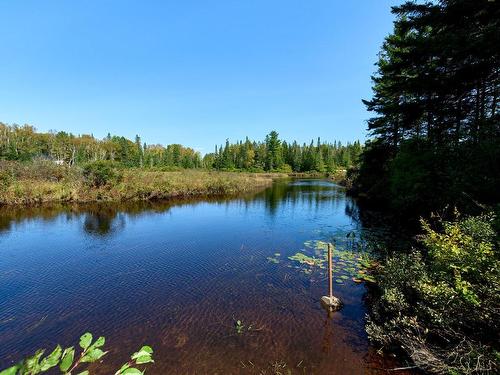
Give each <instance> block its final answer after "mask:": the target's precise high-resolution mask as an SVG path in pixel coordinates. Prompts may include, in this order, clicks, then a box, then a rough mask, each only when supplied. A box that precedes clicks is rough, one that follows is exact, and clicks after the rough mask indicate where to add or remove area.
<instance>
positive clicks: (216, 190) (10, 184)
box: [0, 160, 286, 205]
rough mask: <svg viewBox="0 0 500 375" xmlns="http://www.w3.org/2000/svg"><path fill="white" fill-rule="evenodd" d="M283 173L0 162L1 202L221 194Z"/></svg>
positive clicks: (247, 189) (245, 189)
mask: <svg viewBox="0 0 500 375" xmlns="http://www.w3.org/2000/svg"><path fill="white" fill-rule="evenodd" d="M280 177H286V174H263V173H260V174H256V173H231V172H213V171H200V170H183V171H162V170H153V169H143V168H123V167H121V166H120V165H118V164H116V163H113V162H109V161H96V162H90V163H87V164H85V165H83V166H82V167H79V166H71V167H70V166H68V165H56V164H55V163H53V162H51V161H44V160H38V161H33V162H29V163H19V162H8V161H0V204H1V205H14V204H20V205H30V204H39V203H46V202H96V201H138V200H160V199H170V198H189V197H202V196H225V195H233V194H241V193H246V192H251V191H255V190H258V189H262V188H265V187H267V186H270V185H271V184H272V182H273V179H275V178H280Z"/></svg>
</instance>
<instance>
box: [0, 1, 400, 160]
mask: <svg viewBox="0 0 500 375" xmlns="http://www.w3.org/2000/svg"><path fill="white" fill-rule="evenodd" d="M399 2H400V1H397V0H392V1H390V0H349V1H346V0H342V1H341V0H212V1H208V0H197V1H195V0H176V1H172V0H171V1H167V0H164V1H159V0H158V1H152V0H144V1H141V0H135V1H129V0H116V1H111V0H71V1H67V0H64V1H63V0H61V1H51V0H44V1H39V0H22V1H0V16H1V20H2V31H1V32H0V55H1V58H0V121H2V122H6V123H18V124H24V123H29V124H31V125H34V126H35V127H36V128H37V129H39V130H40V131H48V130H51V129H54V130H66V131H70V132H72V133H75V134H82V133H86V134H89V133H93V134H94V135H95V136H96V137H99V138H101V137H104V136H105V135H106V134H107V133H108V132H111V133H112V134H117V135H124V136H126V137H129V138H133V137H134V136H135V134H139V135H141V137H142V139H143V140H144V141H146V142H147V143H161V144H169V143H181V144H184V145H186V146H191V147H193V148H195V149H198V150H200V151H201V152H203V153H205V152H210V151H211V150H212V149H213V147H214V144H216V143H218V144H220V143H222V142H224V141H225V139H226V138H229V139H230V140H232V141H235V140H238V139H244V137H245V136H249V137H250V138H251V139H263V138H264V136H265V134H267V133H268V132H269V131H270V130H273V129H275V130H277V131H278V132H279V133H280V137H281V138H284V139H287V140H293V139H296V140H298V141H300V142H309V141H310V140H311V139H312V138H316V137H318V136H320V137H321V138H322V139H324V140H331V141H333V139H337V140H342V141H348V140H356V139H360V140H364V139H365V129H366V123H365V120H366V119H367V118H368V117H369V114H368V113H367V112H366V111H365V109H364V107H363V105H362V103H361V99H362V98H369V97H370V95H371V88H370V86H371V83H370V75H371V74H372V73H373V72H374V70H375V67H374V65H373V64H374V62H375V61H376V58H377V52H378V50H379V47H380V45H381V43H382V42H383V38H384V37H385V36H386V35H387V34H388V33H389V32H390V31H391V28H392V19H393V17H392V15H391V14H390V6H391V5H395V4H397V3H399Z"/></svg>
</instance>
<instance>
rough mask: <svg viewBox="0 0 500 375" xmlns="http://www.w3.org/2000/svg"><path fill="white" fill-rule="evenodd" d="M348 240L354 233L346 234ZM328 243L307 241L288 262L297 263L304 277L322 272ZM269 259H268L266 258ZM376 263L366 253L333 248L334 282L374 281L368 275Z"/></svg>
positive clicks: (324, 266) (326, 256)
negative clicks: (308, 253) (317, 271)
mask: <svg viewBox="0 0 500 375" xmlns="http://www.w3.org/2000/svg"><path fill="white" fill-rule="evenodd" d="M347 237H348V238H354V237H355V234H354V232H349V233H348V236H347ZM306 252H314V255H307V254H306ZM327 258H328V243H327V242H324V241H320V240H308V241H305V242H304V249H303V251H302V252H297V253H296V254H294V255H292V256H290V257H288V259H289V260H291V261H293V262H296V263H298V264H299V265H300V266H299V267H298V266H296V267H295V268H298V269H300V271H301V272H302V273H304V274H306V275H310V274H312V273H313V271H314V270H315V269H318V270H320V271H321V272H324V270H325V268H326V263H327V261H328V259H327ZM268 259H269V258H268ZM375 266H376V262H375V261H374V259H373V257H372V256H370V254H368V253H367V252H357V251H351V250H346V249H342V248H335V250H334V257H333V273H334V274H335V275H337V278H336V280H335V281H336V282H337V283H339V284H343V283H344V281H345V280H348V279H349V278H351V279H352V281H354V282H356V283H361V282H371V283H374V282H375V279H374V278H373V276H371V275H370V274H369V273H368V270H370V269H372V268H374V267H375Z"/></svg>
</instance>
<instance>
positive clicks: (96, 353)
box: [0, 332, 154, 375]
mask: <svg viewBox="0 0 500 375" xmlns="http://www.w3.org/2000/svg"><path fill="white" fill-rule="evenodd" d="M104 343H105V338H104V337H102V336H101V337H99V338H98V339H97V340H95V341H94V342H92V334H91V333H89V332H87V333H85V334H83V335H82V336H81V337H80V343H79V345H80V348H81V349H82V350H81V353H80V355H76V356H75V348H74V347H73V346H71V347H69V348H66V349H63V348H62V347H61V346H60V345H57V346H56V348H55V349H54V350H53V351H52V352H51V353H50V354H49V355H48V356H46V357H44V358H42V357H43V354H44V353H45V350H43V349H39V350H37V351H36V353H35V354H34V355H32V356H31V357H28V358H26V359H24V360H22V361H21V362H19V363H18V364H16V365H14V366H12V367H9V368H7V369H5V370H3V371H0V375H36V374H40V373H42V372H47V371H49V370H51V369H52V370H51V372H53V371H54V370H55V368H56V367H59V372H60V373H61V374H65V375H71V374H72V373H75V374H78V375H89V371H88V370H84V371H81V366H82V365H83V366H85V363H93V362H97V361H99V360H100V359H101V358H102V357H104V356H105V355H106V354H107V353H108V352H105V351H103V350H102V349H101V348H102V347H103V346H104ZM152 362H154V361H153V349H151V347H149V346H143V347H142V348H141V349H140V350H139V351H138V352H136V353H134V354H132V355H131V356H130V360H129V361H128V362H127V363H125V364H124V365H123V366H121V367H120V369H119V370H117V371H116V372H115V375H122V374H123V375H125V374H130V375H133V374H143V373H144V372H143V371H141V370H139V369H138V368H136V367H135V366H141V365H145V364H148V363H152ZM77 368H78V369H77Z"/></svg>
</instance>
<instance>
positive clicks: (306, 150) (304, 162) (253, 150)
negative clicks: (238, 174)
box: [203, 131, 362, 173]
mask: <svg viewBox="0 0 500 375" xmlns="http://www.w3.org/2000/svg"><path fill="white" fill-rule="evenodd" d="M361 150H362V147H361V144H360V143H359V141H356V142H354V143H347V144H346V145H342V143H341V142H337V141H334V142H333V143H324V142H323V143H322V142H321V141H320V139H319V138H318V140H317V142H316V143H314V141H311V143H310V144H309V145H306V144H302V145H299V144H298V143H297V142H293V143H287V142H286V141H281V140H280V139H279V136H278V133H277V132H276V131H272V132H271V133H269V134H268V135H267V136H266V138H265V140H264V142H255V141H254V142H252V141H250V140H249V139H248V138H247V139H245V141H244V142H243V141H239V142H237V143H235V144H230V143H229V140H227V141H226V144H225V146H224V147H222V145H221V146H219V147H217V146H216V147H215V152H214V153H211V154H207V155H205V157H204V158H203V161H204V164H205V165H206V166H208V167H213V168H215V169H220V170H234V169H239V170H251V171H282V172H310V171H316V172H329V173H333V172H335V171H336V170H337V169H346V168H349V167H351V166H352V165H353V164H354V163H355V162H356V161H357V160H358V157H359V154H360V153H361Z"/></svg>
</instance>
